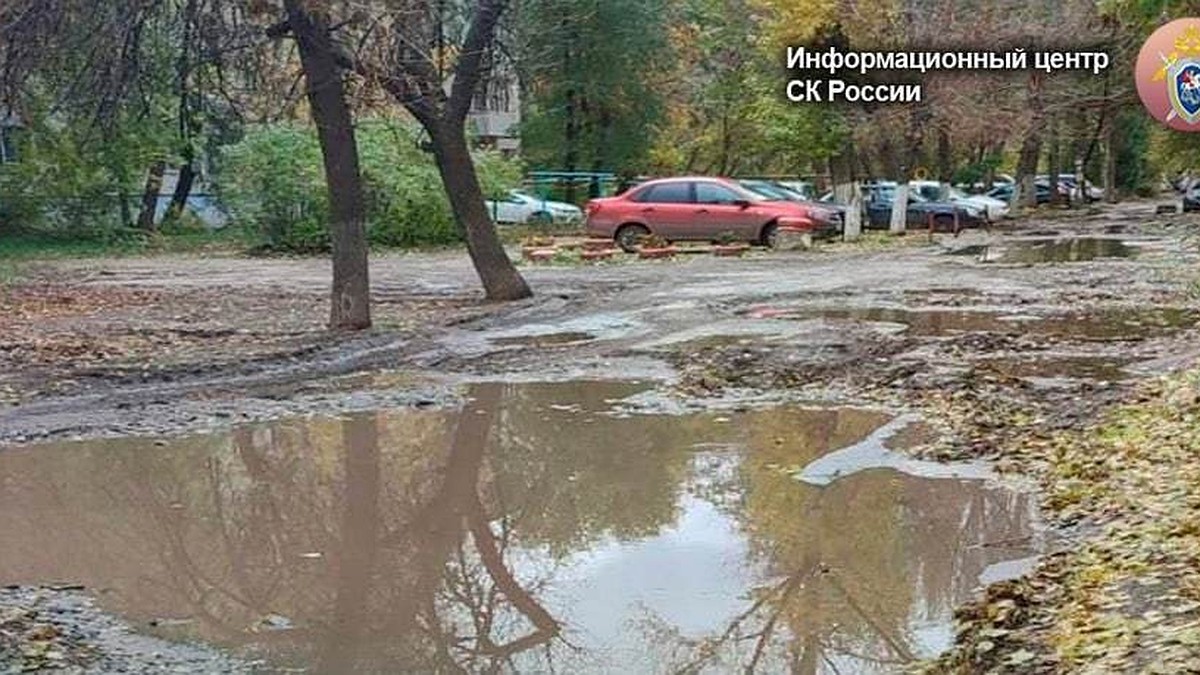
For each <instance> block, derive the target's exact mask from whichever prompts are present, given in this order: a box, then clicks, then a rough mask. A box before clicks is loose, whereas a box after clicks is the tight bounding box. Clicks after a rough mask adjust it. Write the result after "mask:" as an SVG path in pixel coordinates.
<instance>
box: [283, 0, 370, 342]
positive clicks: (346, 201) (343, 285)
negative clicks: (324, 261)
mask: <svg viewBox="0 0 1200 675" xmlns="http://www.w3.org/2000/svg"><path fill="white" fill-rule="evenodd" d="M283 4H284V8H285V10H286V11H287V17H288V18H287V23H286V27H284V26H277V27H274V28H273V30H272V31H271V32H272V33H273V34H276V35H278V34H280V33H282V32H283V31H284V30H288V31H290V32H291V34H292V35H293V36H295V38H296V44H297V45H298V46H299V48H300V61H301V64H302V65H303V67H304V77H305V80H306V81H307V84H308V102H309V105H310V107H311V109H312V119H313V124H315V125H316V127H317V137H318V139H319V140H320V143H321V156H322V158H323V160H324V163H325V184H326V187H327V188H328V190H329V205H330V214H331V216H332V221H333V222H332V223H330V234H331V240H332V243H333V302H332V307H331V309H330V317H329V324H330V327H331V328H335V329H349V330H358V329H363V328H368V327H370V325H371V298H370V295H371V288H370V278H369V272H368V253H367V233H366V202H365V198H364V196H363V184H362V171H361V169H360V168H359V160H358V143H357V141H356V139H355V136H354V118H353V116H352V114H351V112H350V106H349V105H348V104H347V102H346V89H345V84H344V82H343V79H342V69H341V67H340V66H339V59H338V51H337V46H336V45H335V43H334V40H333V37H332V36H331V35H330V30H331V27H330V20H329V15H328V13H327V12H326V11H325V10H323V9H321V8H319V7H318V6H316V5H315V4H314V3H309V2H306V1H305V0H284V3H283Z"/></svg>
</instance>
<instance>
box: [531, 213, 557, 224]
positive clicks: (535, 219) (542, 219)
mask: <svg viewBox="0 0 1200 675" xmlns="http://www.w3.org/2000/svg"><path fill="white" fill-rule="evenodd" d="M529 224H530V225H553V224H554V216H552V215H550V214H549V213H547V212H546V211H538V212H537V213H534V214H532V215H530V216H529Z"/></svg>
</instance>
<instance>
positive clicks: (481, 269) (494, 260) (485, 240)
mask: <svg viewBox="0 0 1200 675" xmlns="http://www.w3.org/2000/svg"><path fill="white" fill-rule="evenodd" d="M430 137H431V138H432V140H433V154H434V157H435V159H436V160H437V165H438V171H439V172H440V173H441V175H442V183H443V184H444V185H445V186H446V196H447V197H449V199H450V207H451V209H452V210H453V211H454V217H455V218H456V219H457V220H458V222H459V223H460V224H461V226H462V228H463V234H464V235H465V236H466V239H467V251H468V252H469V253H470V254H471V260H472V261H473V262H474V263H475V270H476V271H477V272H478V273H479V278H480V280H481V281H482V282H483V288H484V292H485V293H486V294H487V298H488V299H489V300H501V301H502V300H520V299H521V298H528V297H530V296H531V295H533V293H532V292H531V291H530V290H529V285H528V284H526V283H525V279H524V278H522V277H521V273H520V272H518V271H517V268H516V267H515V266H513V264H512V261H511V260H509V258H508V254H507V253H505V251H504V245H503V244H501V243H500V237H499V235H497V234H496V226H495V225H494V224H493V223H492V219H491V218H490V217H489V216H488V212H487V207H486V206H485V205H484V200H483V188H482V187H480V185H479V176H478V175H477V174H476V173H475V164H474V162H473V160H472V159H471V150H470V148H469V147H467V137H466V133H465V130H464V128H463V125H462V123H461V122H458V123H457V124H456V123H455V121H454V120H448V121H444V122H443V123H442V125H441V126H440V127H439V128H437V129H436V130H430Z"/></svg>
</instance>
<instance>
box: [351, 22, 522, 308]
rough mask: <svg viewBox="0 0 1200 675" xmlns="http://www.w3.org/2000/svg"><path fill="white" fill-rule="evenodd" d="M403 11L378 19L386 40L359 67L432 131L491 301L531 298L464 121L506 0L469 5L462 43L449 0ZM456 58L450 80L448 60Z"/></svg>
mask: <svg viewBox="0 0 1200 675" xmlns="http://www.w3.org/2000/svg"><path fill="white" fill-rule="evenodd" d="M399 4H401V5H404V8H403V9H401V10H395V11H392V12H389V13H388V14H387V15H386V16H383V17H377V18H376V20H374V21H373V22H372V25H373V26H384V25H385V24H386V27H383V28H376V29H375V30H378V31H380V32H381V33H383V34H384V35H385V36H386V37H385V38H384V39H383V40H381V41H377V42H382V44H383V47H382V49H381V50H379V51H378V52H377V54H376V58H374V59H370V60H367V61H360V62H359V65H358V69H359V72H360V73H361V74H363V75H365V76H366V77H367V78H369V79H372V80H375V81H377V82H378V83H379V84H380V85H381V86H382V87H383V88H384V89H385V90H386V91H387V92H388V94H390V95H391V97H392V98H394V99H395V100H396V101H397V102H398V103H400V104H401V105H402V106H404V108H405V109H406V110H408V111H409V113H411V114H412V116H413V117H415V118H416V119H417V121H418V122H420V123H421V126H422V127H424V129H425V131H426V132H427V133H428V134H429V138H430V141H431V145H432V149H433V154H434V157H435V159H436V160H437V165H438V170H439V171H440V173H441V176H442V182H443V184H444V185H445V188H446V195H447V196H448V197H449V199H450V205H451V208H452V209H453V211H454V216H455V219H456V220H457V221H458V223H459V225H460V226H461V227H462V229H463V233H464V234H465V236H466V240H467V249H468V251H469V252H470V254H471V261H472V262H473V263H474V265H475V270H476V272H478V274H479V278H480V280H481V281H482V282H483V287H484V291H485V292H486V294H487V297H488V299H490V300H518V299H521V298H526V297H529V296H530V295H532V293H531V291H530V290H529V286H528V284H526V283H525V279H524V278H522V276H521V274H520V272H518V271H517V268H516V267H515V266H514V265H513V264H512V261H511V260H509V258H508V255H507V254H506V253H505V251H504V246H503V245H502V244H501V243H500V237H499V236H498V235H497V233H496V227H495V224H494V223H493V222H492V219H491V217H490V216H489V215H488V212H487V207H486V206H485V205H484V199H483V189H482V188H481V187H480V184H479V176H478V175H477V174H476V172H475V165H474V162H473V160H472V158H471V150H470V147H469V146H468V144H467V137H466V121H467V114H468V113H469V112H470V109H471V102H472V100H473V99H474V97H475V93H476V89H477V88H478V86H479V83H480V81H481V79H482V77H483V75H484V74H485V72H486V71H487V70H488V68H489V67H490V65H491V61H492V58H493V57H494V54H493V49H492V48H493V43H494V41H495V37H496V30H497V25H498V24H499V22H500V18H501V16H502V15H503V13H504V10H505V8H506V6H507V4H508V3H507V0H477V1H472V2H469V3H466V6H465V7H464V9H466V14H467V20H466V22H465V32H464V34H463V37H462V39H461V41H460V42H459V43H457V44H450V41H449V40H448V39H447V35H446V34H447V23H448V18H447V17H446V16H445V15H444V14H443V12H442V8H443V3H427V2H404V3H399ZM451 54H455V55H456V57H457V58H456V59H455V61H454V67H453V69H452V70H451V71H450V72H449V77H448V78H447V77H445V75H446V70H445V64H446V63H447V61H448V59H449V58H450V56H451Z"/></svg>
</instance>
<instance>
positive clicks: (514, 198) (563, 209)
mask: <svg viewBox="0 0 1200 675" xmlns="http://www.w3.org/2000/svg"><path fill="white" fill-rule="evenodd" d="M486 204H487V209H488V213H489V214H491V216H492V220H494V221H496V222H497V223H503V224H506V225H526V224H532V225H550V224H558V223H575V222H582V221H583V209H581V208H579V207H578V206H575V205H574V204H567V203H566V202H554V201H550V200H546V199H541V198H539V197H534V196H533V195H527V194H525V193H524V192H519V191H517V190H513V191H512V192H510V193H508V197H506V198H504V199H489V200H487V202H486Z"/></svg>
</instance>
